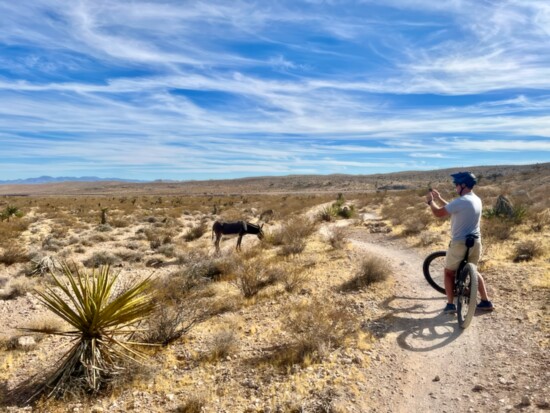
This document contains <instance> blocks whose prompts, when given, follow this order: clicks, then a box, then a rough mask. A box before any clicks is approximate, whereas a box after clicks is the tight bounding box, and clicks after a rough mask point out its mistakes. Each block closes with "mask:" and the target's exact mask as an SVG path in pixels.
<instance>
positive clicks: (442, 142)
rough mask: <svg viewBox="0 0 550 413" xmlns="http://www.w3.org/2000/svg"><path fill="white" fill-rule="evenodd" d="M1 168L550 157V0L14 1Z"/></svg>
mask: <svg viewBox="0 0 550 413" xmlns="http://www.w3.org/2000/svg"><path fill="white" fill-rule="evenodd" d="M0 102H1V105H0V180H2V179H19V178H28V177H34V176H40V175H52V176H83V175H88V176H89V175H94V176H98V177H119V178H131V179H181V180H187V179H219V178H236V177H244V176H263V175H288V174H329V173H348V174H372V173H385V172H392V171H403V170H425V169H439V168H447V167H465V166H472V165H495V164H525V163H536V162H549V161H550V1H547V0H447V1H444V0H441V1H435V0H383V1H375V0H364V1H338V0H333V1H321V0H309V1H295V0H293V1H277V0H271V1H269V2H268V1H257V2H255V1H238V0H236V1H155V0H150V1H141V0H134V1H121V0H117V1H115V0H93V1H86V0H74V1H71V0H32V1H13V0H0Z"/></svg>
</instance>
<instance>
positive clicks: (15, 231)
mask: <svg viewBox="0 0 550 413" xmlns="http://www.w3.org/2000/svg"><path fill="white" fill-rule="evenodd" d="M30 222H31V221H29V220H28V219H18V220H12V221H10V222H8V221H3V222H2V221H0V234H1V236H0V246H9V245H11V244H12V243H13V242H14V241H15V240H16V239H17V238H18V237H19V236H20V235H21V233H22V232H24V231H26V230H27V228H28V227H29V225H30Z"/></svg>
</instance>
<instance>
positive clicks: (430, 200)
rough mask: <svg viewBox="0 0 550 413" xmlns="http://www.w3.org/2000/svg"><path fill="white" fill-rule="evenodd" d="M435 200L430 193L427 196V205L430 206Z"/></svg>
mask: <svg viewBox="0 0 550 413" xmlns="http://www.w3.org/2000/svg"><path fill="white" fill-rule="evenodd" d="M433 200H434V197H433V193H432V192H428V195H426V203H427V204H428V205H430V204H431V203H432V202H433Z"/></svg>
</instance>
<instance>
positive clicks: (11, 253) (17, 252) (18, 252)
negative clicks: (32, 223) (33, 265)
mask: <svg viewBox="0 0 550 413" xmlns="http://www.w3.org/2000/svg"><path fill="white" fill-rule="evenodd" d="M28 261H29V254H28V253H27V250H26V249H24V248H23V247H22V246H21V245H19V244H11V245H9V246H8V247H6V248H5V249H4V251H3V252H2V253H1V254H0V263H2V264H4V265H6V266H10V265H13V264H16V263H24V262H28Z"/></svg>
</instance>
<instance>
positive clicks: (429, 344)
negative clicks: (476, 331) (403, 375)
mask: <svg viewBox="0 0 550 413" xmlns="http://www.w3.org/2000/svg"><path fill="white" fill-rule="evenodd" d="M433 300H441V298H439V297H433V298H422V297H399V296H394V297H390V298H388V299H386V300H384V301H383V302H382V304H381V305H380V307H381V308H383V309H385V310H387V313H386V314H384V315H383V316H381V317H379V318H377V319H375V320H371V321H367V322H366V323H365V327H366V328H367V329H368V330H369V331H371V332H372V333H373V334H374V335H375V336H377V337H384V336H386V335H387V334H390V333H397V334H398V335H397V338H396V341H397V343H398V344H399V346H400V347H401V348H403V349H405V350H409V351H415V352H428V351H433V350H436V349H438V348H441V347H444V346H446V345H448V344H450V343H451V342H453V341H454V340H456V339H457V338H458V337H459V336H460V334H461V333H462V329H461V328H460V327H459V326H458V323H457V320H456V315H454V314H444V313H442V312H441V310H428V309H426V306H425V305H424V304H422V302H428V301H433ZM419 301H420V303H419ZM397 302H399V304H400V305H396V303H397Z"/></svg>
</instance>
